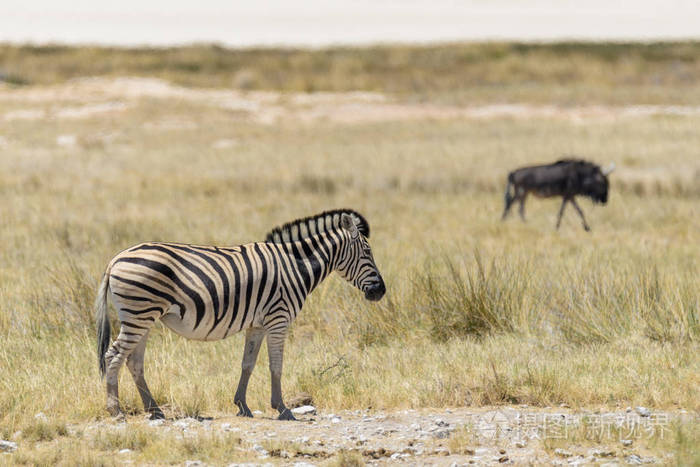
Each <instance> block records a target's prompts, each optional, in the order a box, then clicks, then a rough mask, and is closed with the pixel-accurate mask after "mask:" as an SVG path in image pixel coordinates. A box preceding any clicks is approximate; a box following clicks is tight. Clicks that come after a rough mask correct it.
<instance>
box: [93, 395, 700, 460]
mask: <svg viewBox="0 0 700 467" xmlns="http://www.w3.org/2000/svg"><path fill="white" fill-rule="evenodd" d="M683 417H691V416H690V415H688V414H683V413H680V414H671V413H667V412H653V411H649V410H647V409H644V408H639V410H636V409H631V408H630V409H627V410H625V411H619V412H606V413H601V412H597V413H593V412H574V411H570V410H568V409H561V410H546V409H531V408H527V407H500V408H485V409H441V410H429V409H420V410H401V411H392V412H372V411H369V410H364V411H359V410H358V411H340V412H334V413H329V412H319V413H312V414H307V415H303V416H298V418H299V421H298V422H280V421H277V420H275V419H274V418H272V417H271V416H269V415H268V414H261V413H260V412H257V413H256V415H255V418H253V419H244V418H238V417H235V416H231V415H223V416H217V417H214V418H213V419H207V420H201V421H200V420H195V419H193V418H185V419H179V420H166V421H163V420H156V421H149V420H146V419H145V418H144V416H135V417H130V418H129V420H128V421H127V422H126V424H124V423H117V422H111V421H109V422H100V423H97V424H92V425H90V426H88V427H87V429H86V432H87V433H89V432H91V431H93V432H94V431H97V430H105V429H108V430H109V429H113V430H120V429H124V427H125V426H149V427H156V429H157V430H163V431H164V432H166V433H169V434H173V435H177V436H182V437H185V438H190V439H191V438H196V437H198V436H202V435H208V434H211V433H216V432H220V433H233V434H235V435H237V436H240V437H241V439H242V440H243V444H242V448H243V449H244V450H247V451H249V454H250V455H251V456H253V457H254V458H256V459H257V462H260V463H267V462H273V463H275V464H279V463H282V464H285V465H287V464H288V465H293V464H297V463H299V462H305V463H307V464H315V463H318V462H320V461H322V460H324V459H328V458H332V457H335V456H337V455H341V454H342V453H353V454H355V455H359V456H361V457H362V458H363V460H364V461H365V462H367V463H369V464H385V463H389V462H391V463H394V462H400V463H409V464H416V463H418V464H437V465H450V464H453V463H457V464H479V465H484V464H486V465H496V464H517V465H520V464H533V463H534V464H544V463H547V464H549V463H555V464H556V463H559V464H567V465H578V464H592V463H597V462H602V461H606V462H617V463H628V464H630V463H631V464H635V463H649V464H655V463H665V462H668V461H669V460H670V456H671V455H670V454H666V453H663V454H659V452H658V451H657V452H655V453H654V455H650V454H649V453H648V452H647V451H646V450H645V448H644V447H643V446H644V445H645V442H646V441H648V440H649V439H651V438H655V439H659V438H663V436H670V435H671V431H670V430H671V423H672V422H673V421H674V420H675V419H678V418H683ZM694 420H695V422H697V419H694ZM82 429H85V427H83V428H82ZM601 430H602V431H601ZM587 435H590V436H587ZM589 438H590V439H589ZM193 460H196V459H193Z"/></svg>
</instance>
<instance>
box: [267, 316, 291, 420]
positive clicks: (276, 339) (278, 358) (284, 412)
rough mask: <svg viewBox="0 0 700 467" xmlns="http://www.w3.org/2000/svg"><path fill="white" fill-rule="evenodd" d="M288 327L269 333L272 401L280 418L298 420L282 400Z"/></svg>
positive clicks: (268, 349) (268, 346)
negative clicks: (283, 366) (283, 361)
mask: <svg viewBox="0 0 700 467" xmlns="http://www.w3.org/2000/svg"><path fill="white" fill-rule="evenodd" d="M286 334H287V333H286V329H282V330H272V331H270V333H269V334H268V335H267V353H268V355H269V357H270V378H271V383H272V391H271V397H270V403H271V404H272V408H273V409H277V411H278V412H279V413H280V415H279V417H277V419H278V420H296V418H294V415H292V411H291V410H289V409H288V408H287V407H286V406H285V405H284V401H283V400H282V383H281V379H282V357H283V354H284V339H285V337H286Z"/></svg>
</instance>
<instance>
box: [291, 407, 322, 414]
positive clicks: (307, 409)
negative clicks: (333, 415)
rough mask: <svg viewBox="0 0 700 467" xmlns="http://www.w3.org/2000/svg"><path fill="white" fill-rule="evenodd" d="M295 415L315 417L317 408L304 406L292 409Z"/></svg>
mask: <svg viewBox="0 0 700 467" xmlns="http://www.w3.org/2000/svg"><path fill="white" fill-rule="evenodd" d="M292 413H293V414H294V415H315V414H316V407H314V406H313V405H302V406H301V407H296V408H294V409H292Z"/></svg>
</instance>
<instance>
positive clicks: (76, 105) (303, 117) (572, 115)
mask: <svg viewBox="0 0 700 467" xmlns="http://www.w3.org/2000/svg"><path fill="white" fill-rule="evenodd" d="M144 98H150V99H169V100H173V99H174V100H180V101H183V102H187V103H198V104H200V105H207V106H212V107H217V108H221V109H225V110H230V111H234V112H236V113H240V114H241V115H242V116H243V117H244V118H245V119H247V120H250V121H253V122H257V123H262V124H274V123H277V122H279V121H295V122H301V123H306V124H313V123H317V122H331V123H341V124H356V123H366V122H382V121H405V120H419V119H433V120H446V119H459V118H462V119H477V120H478V119H491V118H514V119H525V118H556V119H566V120H571V121H589V120H594V121H601V120H603V121H605V120H612V119H617V118H633V117H645V116H650V115H683V116H692V115H700V106H682V105H632V106H604V105H589V106H576V107H567V106H559V105H532V104H518V103H508V104H505V103H504V104H489V105H475V106H450V105H437V104H428V103H403V102H397V101H395V100H393V99H392V98H390V97H388V96H386V95H384V94H380V93H371V92H347V93H329V92H318V93H310V94H305V93H279V92H267V91H265V92H262V91H250V92H247V91H239V90H228V89H192V88H185V87H181V86H175V85H172V84H169V83H167V82H166V81H163V80H159V79H153V78H116V79H109V78H84V79H78V80H74V81H71V82H69V83H66V84H60V85H54V86H34V87H29V88H11V87H8V86H0V102H12V103H14V104H22V103H24V104H31V105H33V106H36V105H50V106H51V108H50V109H49V110H46V109H40V110H38V109H36V108H33V107H30V108H19V109H14V110H11V111H7V112H4V113H1V114H0V120H4V121H12V120H38V119H43V118H56V119H80V118H90V117H92V116H94V115H96V114H104V113H109V112H120V111H123V110H126V109H127V108H129V107H130V106H131V104H132V103H134V102H135V101H137V100H139V99H144Z"/></svg>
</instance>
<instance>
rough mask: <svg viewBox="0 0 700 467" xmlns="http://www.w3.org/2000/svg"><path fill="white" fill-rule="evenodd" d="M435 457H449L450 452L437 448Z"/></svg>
mask: <svg viewBox="0 0 700 467" xmlns="http://www.w3.org/2000/svg"><path fill="white" fill-rule="evenodd" d="M435 455H437V456H449V455H450V450H449V449H447V448H437V449H436V450H435Z"/></svg>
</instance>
